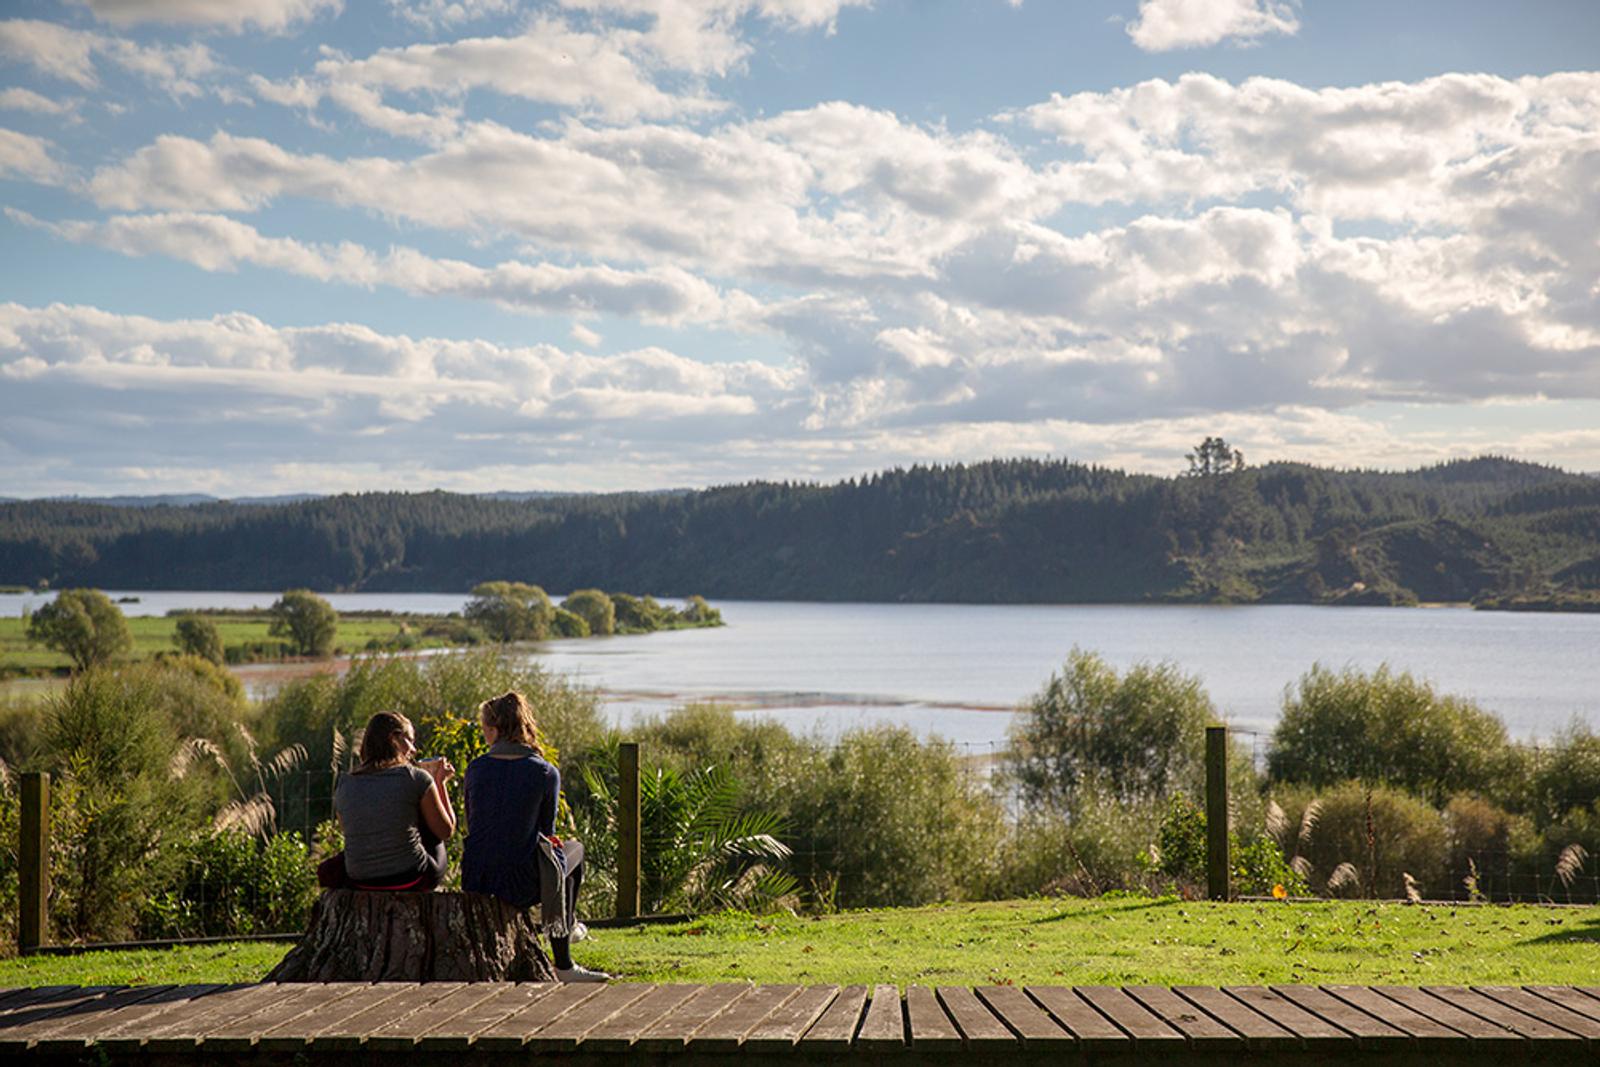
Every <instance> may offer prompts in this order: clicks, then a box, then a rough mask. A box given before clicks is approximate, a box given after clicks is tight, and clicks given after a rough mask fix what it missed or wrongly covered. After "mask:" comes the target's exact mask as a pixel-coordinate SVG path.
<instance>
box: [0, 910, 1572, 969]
mask: <svg viewBox="0 0 1600 1067" xmlns="http://www.w3.org/2000/svg"><path fill="white" fill-rule="evenodd" d="M288 947H289V946H288V945H287V944H283V943H277V944H273V943H262V942H242V943H238V944H231V945H226V946H219V945H205V946H197V947H192V948H177V949H168V950H159V951H148V950H147V951H140V952H96V953H89V954H85V955H82V956H75V957H32V958H28V959H9V960H0V986H19V985H49V984H55V983H75V984H94V983H135V982H227V981H250V980H254V979H256V978H259V977H261V976H262V975H263V974H265V973H266V972H267V970H268V969H269V968H271V966H272V965H273V964H274V963H276V962H277V961H278V960H279V959H280V958H282V956H283V954H284V952H285V951H287V949H288ZM1597 953H1600V908H1556V907H1539V906H1533V905H1513V906H1482V907H1471V906H1464V905H1463V906H1450V905H1406V904H1392V903H1391V904H1381V903H1373V902H1367V901H1326V902H1319V903H1259V904H1258V903H1233V904H1210V903H1203V902H1193V901H1183V900H1178V899H1175V898H1161V899H1152V898H1141V897H1107V898H1100V899H1089V900H1084V899H1078V898H1060V899H1057V898H1051V899H1031V900H1013V901H998V902H992V903H983V904H942V905H936V906H933V907H925V908H898V909H882V910H872V911H852V912H844V913H841V914H836V915H822V916H816V917H797V916H793V915H789V914H786V913H785V914H781V915H774V916H752V915H746V914H741V913H726V914H721V915H715V916H711V917H709V918H704V919H698V920H695V921H692V922H686V923H679V924H675V925H658V926H639V927H633V928H629V929H612V930H595V931H593V932H592V933H591V935H590V938H589V940H587V941H585V942H582V943H580V944H578V945H575V946H574V947H573V955H574V957H575V958H576V959H577V960H578V962H580V963H582V964H584V965H585V966H588V967H600V968H603V969H605V970H607V971H610V972H611V973H613V974H615V975H617V976H618V977H619V978H625V979H628V980H630V981H646V982H727V981H742V980H750V981H755V982H806V983H829V982H837V983H841V984H848V983H879V982H885V983H887V982H892V983H895V984H896V985H901V986H904V985H907V984H923V985H931V984H951V985H986V984H993V983H1002V984H1003V983H1015V984H1018V985H1024V984H1033V985H1090V984H1110V985H1132V984H1142V983H1151V984H1158V985H1177V984H1183V983H1196V984H1202V985H1219V984H1227V983H1263V982H1309V983H1334V982H1349V983H1356V984H1397V985H1429V984H1442V985H1454V984H1490V983H1509V984H1535V983H1553V984H1584V983H1592V982H1593V981H1594V975H1595V959H1596V954H1597Z"/></svg>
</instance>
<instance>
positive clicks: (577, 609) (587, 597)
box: [561, 589, 617, 637]
mask: <svg viewBox="0 0 1600 1067" xmlns="http://www.w3.org/2000/svg"><path fill="white" fill-rule="evenodd" d="M561 606H562V607H563V608H565V609H566V610H567V611H570V612H572V614H574V615H576V616H578V617H579V618H581V619H582V620H583V621H584V622H585V623H586V624H587V626H588V631H589V633H591V634H594V635H595V636H597V637H598V636H603V635H606V634H610V633H613V632H614V631H615V630H616V628H617V607H616V605H615V604H613V603H612V602H611V598H610V597H608V596H606V595H605V594H604V593H602V592H601V591H600V590H598V589H579V590H578V591H577V592H575V593H572V594H571V595H570V596H568V597H567V599H565V600H563V601H562V602H561Z"/></svg>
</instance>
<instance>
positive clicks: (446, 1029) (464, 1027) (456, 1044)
mask: <svg viewBox="0 0 1600 1067" xmlns="http://www.w3.org/2000/svg"><path fill="white" fill-rule="evenodd" d="M560 988H562V987H561V986H560V985H559V984H558V983H556V982H520V983H518V984H516V985H497V986H496V990H495V992H494V993H492V994H491V995H490V997H489V999H488V1000H483V1001H479V1002H478V1003H477V1004H475V1005H473V1006H472V1007H471V1008H468V1009H467V1010H466V1011H463V1012H461V1013H459V1014H457V1015H455V1016H454V1017H452V1018H450V1019H448V1020H446V1021H445V1022H442V1023H440V1024H439V1025H438V1026H435V1027H434V1028H433V1029H432V1030H430V1031H428V1032H427V1033H425V1034H423V1035H422V1038H421V1040H419V1041H418V1042H417V1048H418V1049H419V1050H420V1051H423V1052H463V1051H465V1050H466V1049H468V1048H470V1047H472V1044H473V1042H474V1040H475V1039H476V1038H477V1036H478V1035H479V1034H481V1033H483V1032H484V1031H485V1030H488V1029H489V1028H490V1027H492V1026H494V1025H495V1024H496V1023H499V1022H501V1021H502V1020H505V1019H509V1018H510V1017H511V1016H513V1015H515V1014H517V1013H518V1012H520V1011H522V1010H523V1009H525V1008H527V1007H528V1006H529V1005H531V1004H532V1003H533V1002H534V1001H536V1000H539V999H540V998H542V997H545V996H548V995H549V994H551V993H554V992H555V991H556V990H557V989H560Z"/></svg>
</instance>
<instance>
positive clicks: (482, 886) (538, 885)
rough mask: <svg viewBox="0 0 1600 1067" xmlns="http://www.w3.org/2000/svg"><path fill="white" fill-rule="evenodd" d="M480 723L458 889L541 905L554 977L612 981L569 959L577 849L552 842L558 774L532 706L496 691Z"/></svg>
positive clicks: (578, 873)
mask: <svg viewBox="0 0 1600 1067" xmlns="http://www.w3.org/2000/svg"><path fill="white" fill-rule="evenodd" d="M478 722H479V724H480V725H481V726H482V728H483V738H484V740H485V741H487V742H488V743H489V751H488V754H486V755H483V756H479V757H478V758H477V759H475V760H473V761H472V763H471V765H470V766H468V767H467V840H466V845H465V847H464V849H463V852H462V856H461V888H462V889H464V890H466V891H467V892H469V893H491V894H493V895H494V896H497V897H499V898H500V899H501V900H503V901H505V902H506V903H507V904H510V905H512V906H513V907H518V908H531V907H532V906H533V905H534V904H536V903H537V904H539V905H540V910H541V912H542V917H543V920H544V924H545V929H546V930H547V931H549V933H550V947H551V949H552V950H553V955H554V956H555V965H556V977H557V978H559V979H560V980H561V981H563V982H604V981H606V980H607V979H609V978H610V977H611V976H610V975H608V974H604V973H602V972H600V971H591V970H589V969H587V968H585V967H579V966H578V965H576V964H574V963H573V962H572V948H571V942H572V938H573V937H574V936H577V937H578V938H579V939H581V938H582V937H583V936H584V934H585V933H586V932H587V931H586V930H585V929H584V927H583V924H582V923H579V922H578V921H577V919H576V905H577V900H578V889H579V887H580V886H582V884H583V844H582V842H579V841H565V842H563V841H561V840H560V839H559V838H557V837H556V832H555V831H556V803H557V801H558V800H559V798H560V796H561V774H560V772H558V771H557V770H556V769H555V768H554V767H553V766H551V765H550V763H549V762H547V761H546V760H545V758H544V753H543V752H541V751H540V749H539V744H538V741H537V740H536V739H535V730H536V726H535V723H534V718H533V708H532V707H530V706H529V704H528V701H527V698H526V697H524V696H523V695H522V694H521V693H515V692H513V693H502V694H501V695H500V696H497V697H494V698H492V699H490V700H485V701H484V702H483V703H482V704H480V705H478Z"/></svg>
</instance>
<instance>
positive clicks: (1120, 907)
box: [1030, 897, 1195, 926]
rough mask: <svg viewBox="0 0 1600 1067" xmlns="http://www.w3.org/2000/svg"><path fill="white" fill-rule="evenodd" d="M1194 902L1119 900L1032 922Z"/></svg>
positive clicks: (1159, 899)
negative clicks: (1135, 901)
mask: <svg viewBox="0 0 1600 1067" xmlns="http://www.w3.org/2000/svg"><path fill="white" fill-rule="evenodd" d="M1193 903H1195V901H1192V900H1179V899H1178V898H1177V897H1158V898H1157V899H1155V900H1147V901H1143V902H1141V903H1138V904H1134V903H1130V902H1128V901H1126V900H1117V901H1112V902H1109V903H1107V904H1105V905H1104V906H1102V907H1098V908H1084V909H1083V910H1082V911H1063V912H1058V913H1056V914H1055V915H1046V916H1044V917H1042V918H1038V919H1033V920H1030V921H1031V923H1032V924H1033V925H1035V926H1037V925H1039V924H1040V923H1058V922H1065V921H1066V920H1068V919H1093V918H1096V917H1098V916H1101V915H1114V914H1121V913H1123V912H1131V911H1145V910H1147V909H1149V908H1174V907H1178V906H1180V905H1183V904H1193Z"/></svg>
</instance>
